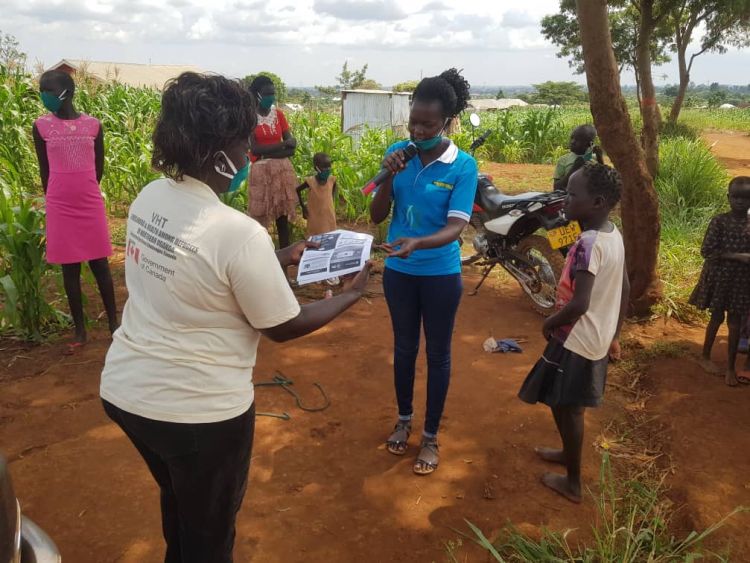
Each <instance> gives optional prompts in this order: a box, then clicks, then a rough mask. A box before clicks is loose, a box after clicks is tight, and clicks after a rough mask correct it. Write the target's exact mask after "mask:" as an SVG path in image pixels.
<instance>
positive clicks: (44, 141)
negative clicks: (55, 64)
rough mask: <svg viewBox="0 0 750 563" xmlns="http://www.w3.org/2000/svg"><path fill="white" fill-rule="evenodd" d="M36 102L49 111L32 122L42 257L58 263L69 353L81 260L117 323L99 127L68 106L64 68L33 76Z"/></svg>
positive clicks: (81, 338)
mask: <svg viewBox="0 0 750 563" xmlns="http://www.w3.org/2000/svg"><path fill="white" fill-rule="evenodd" d="M39 89H40V91H41V98H42V103H43V104H44V106H45V107H46V108H47V109H48V110H49V111H50V113H48V114H46V115H43V116H42V117H40V118H39V119H37V120H36V121H35V122H34V127H33V130H32V133H33V136H34V145H35V147H36V153H37V157H38V159H39V171H40V174H41V177H42V187H43V188H44V194H45V204H46V215H47V218H46V225H47V261H48V262H49V263H51V264H61V265H62V273H63V282H64V286H65V293H66V294H67V296H68V304H69V306H70V313H71V316H72V317H73V323H74V324H75V339H74V340H73V342H72V343H70V344H69V345H68V349H67V353H68V354H72V353H74V352H75V351H76V349H77V348H79V347H80V346H82V345H83V344H84V343H85V342H86V326H85V323H84V318H83V302H82V298H81V262H88V263H89V267H90V268H91V271H92V272H93V274H94V277H95V278H96V283H97V285H98V287H99V293H100V294H101V296H102V301H103V302H104V308H105V309H106V311H107V318H108V320H109V330H110V332H112V333H114V331H115V330H116V329H117V327H118V323H117V307H116V305H115V290H114V286H113V284H112V275H111V274H110V270H109V262H108V260H107V258H108V257H109V256H111V255H112V245H111V243H110V239H109V228H108V226H107V215H106V212H105V209H104V199H103V198H102V193H101V188H100V187H99V181H100V180H101V179H102V174H103V172H104V131H103V130H102V125H101V123H100V122H99V120H97V119H95V118H93V117H91V116H88V115H86V114H83V113H78V112H77V111H76V110H75V108H74V107H73V96H74V94H75V83H74V82H73V78H71V76H70V75H69V74H67V73H65V72H62V71H58V70H52V71H48V72H45V73H44V74H43V75H42V77H41V79H40V80H39Z"/></svg>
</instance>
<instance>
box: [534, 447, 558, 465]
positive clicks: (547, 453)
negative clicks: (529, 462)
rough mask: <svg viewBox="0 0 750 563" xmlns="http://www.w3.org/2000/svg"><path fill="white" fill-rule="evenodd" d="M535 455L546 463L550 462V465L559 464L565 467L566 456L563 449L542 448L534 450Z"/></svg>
mask: <svg viewBox="0 0 750 563" xmlns="http://www.w3.org/2000/svg"><path fill="white" fill-rule="evenodd" d="M534 453H536V455H538V456H539V457H540V458H542V459H543V460H544V461H549V462H550V463H559V464H561V465H565V454H564V453H563V451H562V450H561V449H558V448H544V447H541V446H540V447H537V448H534Z"/></svg>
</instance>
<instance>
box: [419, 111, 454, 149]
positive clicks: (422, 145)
mask: <svg viewBox="0 0 750 563" xmlns="http://www.w3.org/2000/svg"><path fill="white" fill-rule="evenodd" d="M448 121H449V120H448V119H446V120H445V123H443V127H442V128H441V129H440V132H439V133H438V134H437V135H435V136H434V137H430V138H429V139H422V140H419V141H417V140H415V139H413V138H412V139H411V141H412V143H414V144H415V145H416V146H417V148H418V149H419V150H420V151H421V152H426V151H431V150H432V149H434V148H435V147H437V146H438V145H439V144H440V142H441V141H442V140H443V132H444V131H445V128H446V127H447V126H448Z"/></svg>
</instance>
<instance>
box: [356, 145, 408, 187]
mask: <svg viewBox="0 0 750 563" xmlns="http://www.w3.org/2000/svg"><path fill="white" fill-rule="evenodd" d="M418 152H419V149H417V145H415V144H414V143H409V144H408V145H406V148H405V149H404V164H405V163H407V162H409V161H410V160H411V159H412V158H414V157H415V156H416V155H417V153H418ZM391 175H392V172H391V171H390V170H388V169H387V168H382V169H381V170H380V172H378V173H377V174H376V175H375V177H374V178H373V179H372V180H370V181H369V182H367V184H365V187H364V188H362V193H363V194H365V195H370V194H371V193H372V191H373V190H374V189H375V188H377V187H378V186H379V185H380V184H382V183H383V182H385V181H386V180H387V179H388V178H389V177H390V176H391Z"/></svg>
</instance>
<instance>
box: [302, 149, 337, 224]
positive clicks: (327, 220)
mask: <svg viewBox="0 0 750 563" xmlns="http://www.w3.org/2000/svg"><path fill="white" fill-rule="evenodd" d="M313 166H314V167H315V171H316V174H315V176H310V177H309V178H306V179H305V182H304V183H303V184H301V185H300V186H298V187H297V198H298V199H299V204H300V207H302V216H303V217H304V218H305V219H307V236H308V237H310V236H312V235H320V234H323V233H328V232H331V231H335V230H336V210H335V208H334V201H335V200H336V195H337V192H338V186H337V185H336V177H335V176H332V175H331V157H330V156H328V155H327V154H326V153H323V152H319V153H316V154H315V156H314V157H313ZM307 189H309V190H310V193H309V194H308V196H307V204H305V202H304V201H303V199H302V192H304V191H305V190H307Z"/></svg>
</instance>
